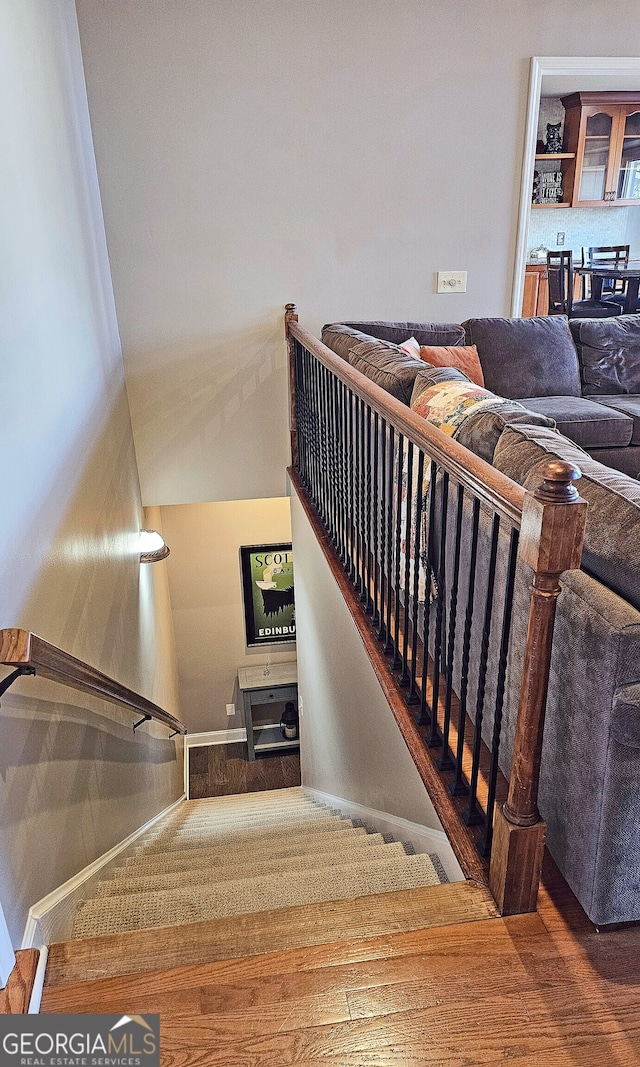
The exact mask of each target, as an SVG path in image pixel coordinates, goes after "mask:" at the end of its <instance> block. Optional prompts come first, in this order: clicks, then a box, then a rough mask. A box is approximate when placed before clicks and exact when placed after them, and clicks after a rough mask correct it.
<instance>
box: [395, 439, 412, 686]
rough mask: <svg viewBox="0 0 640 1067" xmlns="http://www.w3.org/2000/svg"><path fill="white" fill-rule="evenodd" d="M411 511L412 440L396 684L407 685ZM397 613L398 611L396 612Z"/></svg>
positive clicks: (408, 469)
mask: <svg viewBox="0 0 640 1067" xmlns="http://www.w3.org/2000/svg"><path fill="white" fill-rule="evenodd" d="M412 511H413V441H407V493H406V502H405V509H404V512H405V515H404V609H403V615H402V672H401V674H400V677H399V678H398V685H400V686H402V687H403V688H404V687H405V686H408V685H409V682H410V681H411V676H410V674H409V585H410V579H411V514H412ZM398 614H399V613H398Z"/></svg>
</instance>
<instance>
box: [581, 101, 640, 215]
mask: <svg viewBox="0 0 640 1067" xmlns="http://www.w3.org/2000/svg"><path fill="white" fill-rule="evenodd" d="M562 103H563V105H564V108H565V123H564V143H565V147H566V149H567V151H568V152H571V153H574V154H575V159H573V160H571V161H570V162H569V164H568V165H567V167H566V171H565V184H564V195H565V197H566V198H567V199H568V201H569V203H570V204H571V207H603V206H610V205H618V206H627V205H629V204H640V94H638V93H622V92H621V93H572V94H571V96H565V97H563V100H562Z"/></svg>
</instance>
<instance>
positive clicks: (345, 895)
mask: <svg viewBox="0 0 640 1067" xmlns="http://www.w3.org/2000/svg"><path fill="white" fill-rule="evenodd" d="M417 861H424V862H417ZM427 884H433V885H435V884H438V878H437V876H435V874H434V871H433V867H432V866H431V864H430V862H429V859H428V857H426V856H407V857H406V858H405V860H404V861H396V862H394V863H392V864H389V865H388V866H387V865H385V866H384V867H383V868H382V869H381V868H380V863H379V862H377V863H375V864H373V865H372V866H371V868H368V867H367V866H366V865H361V864H358V865H357V866H356V867H355V868H354V867H348V866H346V867H344V868H335V869H332V870H331V871H330V885H329V886H327V885H326V884H324V883H320V882H319V881H316V880H315V879H312V878H309V877H308V875H307V874H306V872H304V871H303V872H300V873H291V874H289V875H288V876H287V878H286V879H284V880H281V881H279V882H277V883H276V884H274V880H272V879H270V880H269V881H266V880H263V879H260V878H258V879H247V880H246V881H245V882H229V883H226V884H225V886H224V888H223V889H221V890H210V889H204V890H202V889H200V888H197V889H184V890H181V891H173V892H167V891H160V892H158V893H154V894H152V895H151V896H149V895H145V896H144V897H142V898H141V897H140V896H139V895H138V894H135V893H132V894H126V896H125V897H124V898H118V897H109V898H105V899H104V900H93V901H89V902H87V904H86V905H85V906H84V907H82V906H81V907H80V908H79V909H78V915H77V918H76V925H75V926H74V934H73V936H74V937H78V936H81V937H82V936H86V937H90V936H92V934H94V933H96V932H98V931H99V932H101V933H111V932H115V931H116V930H133V929H139V928H141V927H148V926H171V925H173V924H175V923H182V922H197V921H199V920H201V919H216V918H223V917H225V916H231V915H241V914H251V913H254V912H256V911H264V910H270V909H273V908H286V907H293V906H296V905H298V904H312V903H319V902H320V901H324V900H345V899H350V898H353V897H358V896H362V897H366V896H367V895H368V894H370V893H384V892H394V891H396V890H398V889H413V888H417V887H419V886H424V885H427ZM363 907H366V904H365V903H364V901H363Z"/></svg>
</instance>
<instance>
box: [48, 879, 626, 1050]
mask: <svg viewBox="0 0 640 1067" xmlns="http://www.w3.org/2000/svg"><path fill="white" fill-rule="evenodd" d="M454 888H455V889H456V892H457V893H458V894H459V895H464V894H465V893H469V894H470V900H471V899H477V901H478V904H477V907H478V908H480V909H481V910H480V911H477V910H476V912H475V913H474V911H473V908H472V909H471V910H470V911H469V912H468V914H467V918H468V919H469V920H470V921H466V922H460V921H459V920H460V914H459V911H458V912H456V911H455V909H453V910H451V911H448V912H447V911H446V910H445V911H443V912H442V914H441V919H442V920H444V921H445V923H446V925H440V926H435V927H427V928H422V929H420V928H418V929H416V928H415V927H416V923H419V921H420V919H421V918H422V917H423V915H424V919H425V922H428V920H429V916H428V915H427V914H426V912H425V911H423V909H424V901H425V900H426V897H425V898H424V899H423V900H420V899H419V897H417V896H416V897H414V898H413V900H412V901H408V902H407V905H406V907H405V911H404V912H403V910H402V908H401V907H400V906H399V902H398V901H394V902H393V903H392V906H391V907H390V908H388V909H387V910H386V912H384V914H385V916H386V917H385V918H384V920H383V919H382V917H381V916H382V913H383V904H381V903H379V901H380V899H381V898H378V902H373V903H371V902H370V901H368V900H367V899H366V898H365V899H363V900H362V901H351V902H342V903H340V904H338V905H334V906H333V911H334V914H333V920H331V918H330V916H329V914H328V912H327V914H323V913H322V911H321V910H319V909H313V908H308V909H307V918H306V920H305V921H297V922H296V921H294V919H295V918H296V917H295V916H293V915H289V914H288V913H287V912H286V911H285V912H282V913H271V914H270V916H266V917H265V916H263V917H262V919H261V920H260V922H261V927H260V928H261V933H259V931H258V927H256V931H255V932H256V937H257V941H256V942H255V943H254V944H253V945H252V947H251V948H250V951H251V954H250V955H242V954H241V953H243V952H244V951H245V950H246V947H247V945H248V942H249V941H250V939H251V923H250V922H248V923H247V922H245V923H241V924H240V926H239V927H238V928H236V930H235V932H234V931H233V930H232V929H231V927H230V924H226V926H227V932H226V936H223V937H222V940H220V938H219V936H218V935H220V934H222V930H223V928H222V927H220V928H219V929H218V930H217V931H212V932H211V933H212V936H211V937H209V938H208V937H207V936H203V935H204V930H203V929H198V930H195V927H194V936H193V937H190V936H189V934H188V930H189V928H182V931H183V932H182V935H180V934H178V933H176V932H175V931H174V932H172V931H171V929H170V928H166V929H165V931H163V932H162V933H163V943H161V944H158V943H157V942H158V940H159V938H158V936H157V935H158V931H156V932H155V935H154V940H148V942H147V950H146V951H147V955H146V957H145V954H144V952H142V951H133V952H132V951H126V946H125V940H126V938H128V937H135V938H138V939H140V938H141V937H142V934H141V933H138V934H135V935H120V937H121V941H120V943H119V945H115V946H114V945H113V939H106V938H102V939H95V942H94V944H93V945H85V946H84V948H82V949H78V950H77V951H78V952H80V953H84V956H85V962H86V963H87V964H88V965H89V972H90V973H93V974H95V975H97V974H99V973H100V972H101V973H102V974H103V975H111V976H105V977H102V978H99V979H97V980H95V981H92V982H87V981H83V980H81V974H82V969H81V967H80V964H79V961H78V959H77V958H76V960H75V962H74V960H73V958H72V950H71V949H69V948H68V947H63V946H52V949H51V956H50V966H49V968H48V972H47V982H46V986H45V991H44V998H43V1005H42V1010H43V1011H45V1012H56V1011H58V1012H64V1011H102V1012H127V1013H131V1012H155V1011H159V1012H160V1014H161V1049H162V1064H163V1067H187V1065H188V1067H198V1065H203V1067H204V1065H205V1064H224V1065H225V1067H285V1065H289V1064H296V1065H307V1067H311V1065H315V1064H323V1065H327V1064H328V1065H332V1067H389V1065H394V1067H418V1065H420V1064H433V1065H434V1067H478V1065H481V1064H482V1065H483V1067H498V1065H504V1063H505V1061H508V1062H509V1063H510V1064H513V1065H514V1067H635V1065H637V1064H639V1063H640V926H635V927H630V928H627V929H619V930H613V931H610V932H607V933H604V934H599V933H597V932H596V930H595V929H594V927H593V926H592V924H591V923H590V922H589V921H588V920H587V919H586V917H585V915H584V913H583V912H582V910H581V908H580V907H579V905H578V904H577V902H576V901H575V898H574V897H573V895H572V894H571V892H570V891H569V889H568V888H567V886H566V884H565V883H564V882H563V880H562V878H561V877H560V876H559V874H558V872H557V870H556V869H555V867H554V865H553V863H552V862H551V861H550V860H549V859H548V858H547V862H546V864H545V872H544V884H543V889H542V892H541V896H540V909H539V912H538V913H537V914H533V915H521V916H513V917H510V918H507V919H500V918H495V917H493V915H494V912H493V909H492V908H491V907H490V906H489V905H487V906H486V907H481V900H482V896H481V895H480V896H478V897H477V898H475V897H474V896H473V891H474V887H473V886H471V884H470V883H458V886H457V887H454V886H439V887H437V889H438V891H443V892H442V901H441V903H442V905H443V906H444V898H445V891H447V890H452V889H454ZM411 892H414V893H420V892H421V893H423V894H424V893H426V892H427V891H425V890H423V891H411ZM482 892H485V891H481V893H482ZM384 896H389V897H394V896H395V894H384ZM343 907H344V911H341V909H342V908H343ZM276 916H277V918H276ZM243 918H244V919H245V920H253V919H259V917H250V916H245V917H243ZM297 918H298V919H299V920H301V917H300V916H298V917H297ZM331 922H333V926H332V925H331ZM406 922H409V923H410V924H411V925H410V928H409V929H407V928H406V925H405V923H406ZM323 923H324V924H325V928H324V935H323V934H322V933H318V927H319V926H322V924H323ZM206 925H207V924H195V926H196V927H199V928H202V927H204V926H206ZM243 931H244V932H243ZM305 931H306V934H305ZM314 936H315V937H316V938H320V940H316V941H315V942H314V940H313V938H314ZM323 936H324V937H327V938H330V939H331V938H332V940H322V937H323ZM234 938H235V942H234ZM243 938H244V946H243V943H242V942H243ZM123 939H124V940H123ZM108 941H112V947H111V953H109V951H108V946H107V942H108ZM98 942H101V943H100V944H99V943H98ZM305 942H307V943H306V944H305ZM232 943H235V950H234V949H233V948H232ZM68 944H70V943H68ZM130 948H133V942H132V943H131V945H130ZM141 948H142V944H141V942H140V943H139V945H138V949H139V950H140V949H141ZM234 951H235V952H237V953H238V954H236V955H234V954H233V953H234ZM160 960H162V969H161V968H160V967H158V962H159V961H160ZM131 972H135V973H131Z"/></svg>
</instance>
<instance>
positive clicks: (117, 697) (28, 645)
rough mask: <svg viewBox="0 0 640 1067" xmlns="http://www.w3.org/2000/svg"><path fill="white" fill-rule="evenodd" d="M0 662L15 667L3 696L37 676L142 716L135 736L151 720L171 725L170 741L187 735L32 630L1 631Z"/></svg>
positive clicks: (135, 696)
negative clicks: (20, 682)
mask: <svg viewBox="0 0 640 1067" xmlns="http://www.w3.org/2000/svg"><path fill="white" fill-rule="evenodd" d="M0 663H1V664H3V665H4V666H5V667H13V668H15V669H14V670H13V672H12V673H11V674H9V675H7V677H6V678H4V679H3V680H2V682H0V697H1V696H2V695H3V694H4V693H6V691H7V689H8V688H9V686H10V685H12V684H13V683H14V682H15V681H16V680H17V679H18V678H19V677H21V676H22V675H34V674H35V675H38V676H40V677H42V678H48V679H50V680H51V681H54V682H61V683H62V684H63V685H67V686H70V687H71V688H72V689H79V690H81V691H82V692H84V693H90V694H91V695H92V696H97V697H101V698H102V699H103V700H107V701H109V702H110V703H111V704H117V705H118V706H120V707H123V708H127V709H128V710H129V711H133V712H134V713H135V714H136V715H140V716H141V718H140V719H138V720H137V721H136V722H134V724H133V731H134V733H135V731H136V730H137V729H138V727H139V726H142V724H143V723H144V722H149V721H150V720H151V719H156V720H157V721H158V722H161V723H162V724H163V726H167V727H168V728H169V730H170V733H169V737H170V738H171V737H175V735H176V734H186V732H187V728H186V726H184V725H183V723H181V722H180V721H179V719H176V718H175V717H174V716H173V715H171V714H170V713H169V712H168V711H165V710H164V709H163V708H160V707H158V705H157V704H153V703H152V702H151V701H150V700H147V698H146V697H143V696H141V695H140V694H139V693H136V692H134V691H133V690H132V689H128V688H127V687H126V686H125V685H121V684H120V682H116V681H114V680H113V678H109V676H108V675H106V674H103V673H102V671H99V670H97V669H96V668H95V667H91V666H90V665H89V664H88V663H83V661H82V660H79V659H76V658H75V656H71V655H69V653H68V652H63V650H62V649H60V648H56V646H55V645H51V644H49V642H48V641H43V639H42V638H41V637H37V636H36V634H33V633H31V632H30V631H29V630H17V629H16V630H11V629H6V630H0Z"/></svg>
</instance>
